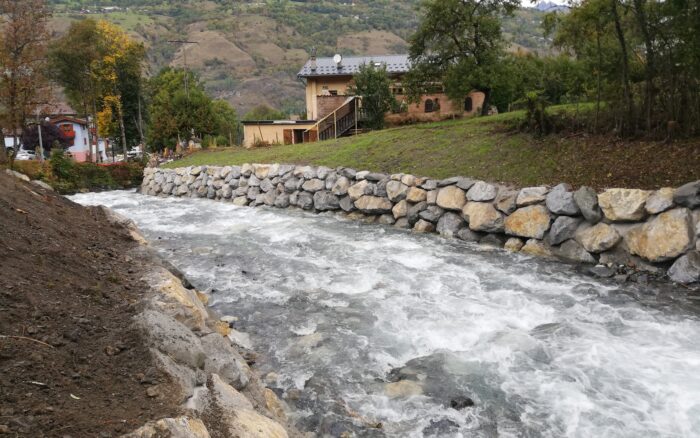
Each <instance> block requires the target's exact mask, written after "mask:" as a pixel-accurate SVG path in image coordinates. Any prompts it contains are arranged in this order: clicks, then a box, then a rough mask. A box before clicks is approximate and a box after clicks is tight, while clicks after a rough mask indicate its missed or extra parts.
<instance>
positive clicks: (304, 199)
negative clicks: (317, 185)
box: [297, 192, 314, 210]
mask: <svg viewBox="0 0 700 438" xmlns="http://www.w3.org/2000/svg"><path fill="white" fill-rule="evenodd" d="M297 206H299V207H301V208H303V209H304V210H311V209H312V208H314V196H313V195H312V194H311V193H309V192H299V195H297Z"/></svg>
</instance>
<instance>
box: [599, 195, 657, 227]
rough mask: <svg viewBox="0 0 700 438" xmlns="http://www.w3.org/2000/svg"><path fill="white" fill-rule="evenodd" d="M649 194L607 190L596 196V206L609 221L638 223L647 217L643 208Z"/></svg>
mask: <svg viewBox="0 0 700 438" xmlns="http://www.w3.org/2000/svg"><path fill="white" fill-rule="evenodd" d="M650 194H651V193H650V192H648V191H646V190H638V189H608V190H606V191H604V192H603V193H601V194H600V195H598V204H599V205H600V208H601V209H602V210H603V214H604V215H605V217H606V219H608V220H610V221H613V222H629V221H640V220H642V219H644V218H645V217H646V215H647V212H646V210H645V209H644V206H645V204H646V202H647V199H648V198H649V195H650Z"/></svg>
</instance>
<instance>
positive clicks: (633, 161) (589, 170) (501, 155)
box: [167, 108, 700, 188]
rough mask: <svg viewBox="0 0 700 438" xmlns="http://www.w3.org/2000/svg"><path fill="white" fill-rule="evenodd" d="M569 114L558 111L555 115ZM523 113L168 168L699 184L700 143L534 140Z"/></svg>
mask: <svg viewBox="0 0 700 438" xmlns="http://www.w3.org/2000/svg"><path fill="white" fill-rule="evenodd" d="M557 110H559V111H562V110H567V111H570V108H559V109H555V111H557ZM522 116H523V114H522V112H513V113H507V114H501V115H498V116H492V117H484V118H474V119H467V120H454V121H445V122H438V123H427V124H418V125H412V126H406V127H399V128H393V129H386V130H383V131H376V132H371V133H368V134H363V135H358V136H356V137H346V138H342V139H338V140H329V141H324V142H318V143H308V144H301V145H288V146H272V147H268V148H260V149H253V150H246V149H243V148H240V147H236V148H224V149H221V148H220V149H217V150H206V151H202V152H197V153H195V154H193V155H191V156H189V157H187V158H184V159H182V160H179V161H175V162H172V163H169V164H168V165H167V167H181V166H190V165H205V164H206V165H234V164H243V163H294V164H314V165H324V166H329V167H337V166H347V167H352V168H355V169H357V170H372V171H381V172H387V173H412V174H415V175H420V176H429V177H434V178H444V177H448V176H455V175H464V176H469V177H473V178H480V179H484V180H488V181H495V182H504V183H512V184H515V185H518V186H529V185H536V184H556V183H558V182H561V181H566V182H569V183H571V184H573V185H575V186H578V185H584V184H585V185H592V186H594V187H598V188H601V187H610V186H623V187H642V188H644V187H648V188H653V187H661V186H667V185H680V184H682V183H685V182H687V181H690V180H695V179H698V178H700V147H699V145H700V143H698V142H684V143H677V144H671V145H667V144H662V143H659V144H656V143H651V142H637V143H629V142H618V141H615V140H614V139H610V138H604V137H590V136H585V135H572V136H561V135H560V136H555V135H552V136H548V137H544V138H535V137H533V136H532V135H530V134H527V133H523V132H518V131H515V130H514V129H513V128H512V127H511V126H512V123H510V124H509V123H506V122H508V121H513V120H515V119H517V118H520V117H522Z"/></svg>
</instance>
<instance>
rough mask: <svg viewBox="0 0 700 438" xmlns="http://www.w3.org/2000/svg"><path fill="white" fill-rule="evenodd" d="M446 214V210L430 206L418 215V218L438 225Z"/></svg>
mask: <svg viewBox="0 0 700 438" xmlns="http://www.w3.org/2000/svg"><path fill="white" fill-rule="evenodd" d="M444 213H445V210H443V209H442V208H440V207H438V206H437V205H430V206H428V208H426V209H425V210H423V211H421V212H420V213H418V217H420V218H421V219H423V220H426V221H428V222H432V223H436V222H437V221H438V220H439V219H440V216H442V215H443V214H444Z"/></svg>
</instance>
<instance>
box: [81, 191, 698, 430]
mask: <svg viewBox="0 0 700 438" xmlns="http://www.w3.org/2000/svg"><path fill="white" fill-rule="evenodd" d="M72 199H73V200H74V201H76V202H79V203H82V204H91V205H94V204H104V205H107V206H109V207H111V208H113V209H114V210H116V211H117V212H119V213H121V214H123V215H125V216H127V217H129V218H131V219H133V220H134V221H135V222H136V223H137V224H138V226H139V227H140V228H141V230H142V231H143V232H144V234H145V236H146V237H147V238H148V239H149V241H150V242H151V243H152V245H153V247H154V248H156V249H157V250H158V251H159V252H160V253H161V254H162V255H163V256H164V257H165V258H166V259H168V260H170V261H171V262H173V263H174V264H175V265H176V266H178V267H179V268H181V269H182V270H183V271H184V272H185V274H186V275H187V276H188V278H189V279H190V280H191V282H192V283H193V284H194V285H195V286H196V287H197V288H199V289H201V290H205V291H207V292H208V293H209V294H210V295H211V299H210V303H211V305H212V306H213V308H214V309H215V310H217V311H218V312H220V313H221V314H225V315H232V316H235V317H237V318H239V319H238V321H237V322H236V323H235V327H236V328H237V329H238V330H241V331H243V332H246V333H248V334H249V335H250V338H251V341H252V344H253V348H254V350H255V351H256V352H257V353H258V354H259V358H258V363H257V365H256V366H257V367H258V369H259V370H260V371H261V373H262V374H263V375H266V374H267V373H271V374H269V375H268V376H267V381H269V382H270V386H271V387H272V388H273V389H274V390H275V391H276V392H277V393H278V394H279V395H280V396H281V398H282V399H283V400H285V401H286V402H287V403H288V404H289V405H290V406H291V407H292V408H293V414H292V418H293V419H294V421H295V423H296V424H297V426H298V428H299V429H301V430H306V431H313V432H317V433H319V435H320V436H323V435H325V436H368V437H384V436H386V437H423V436H440V437H495V436H500V437H691V436H695V437H697V436H700V318H699V313H698V311H697V306H694V305H693V304H692V302H690V301H686V300H685V299H682V298H678V297H682V293H683V290H678V291H677V293H675V294H674V293H668V290H663V289H662V288H658V287H656V288H652V287H641V286H638V285H623V286H621V285H618V284H615V283H612V282H609V283H607V282H603V281H598V280H595V279H593V278H590V277H587V276H583V275H580V274H578V273H577V272H576V270H575V269H573V268H572V267H571V266H568V265H564V264H558V263H552V262H543V261H540V260H536V259H533V258H530V257H526V256H522V255H517V254H509V253H506V252H504V251H501V250H493V249H488V248H484V247H479V246H476V245H472V244H467V243H464V242H459V241H455V240H445V239H442V238H440V237H438V236H435V235H418V234H412V233H408V232H404V231H400V230H394V229H392V228H390V227H384V226H378V225H366V224H361V223H358V222H351V221H348V220H345V219H341V218H338V217H336V216H333V215H330V214H328V215H314V214H310V213H305V212H301V211H291V210H275V209H265V208H246V207H236V206H233V205H232V204H229V203H221V202H214V201H208V200H199V199H176V198H156V197H147V196H143V195H139V194H135V193H133V192H126V191H117V192H106V193H89V194H80V195H76V196H73V197H72ZM666 289H668V288H666ZM397 381H398V383H391V382H397ZM460 397H461V398H462V399H461V400H462V401H464V400H465V398H469V399H471V400H472V401H473V403H474V405H473V406H469V407H466V408H463V409H455V408H453V407H451V403H452V402H453V401H455V400H458V399H459V398H460ZM343 433H347V434H346V435H342V434H343Z"/></svg>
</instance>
